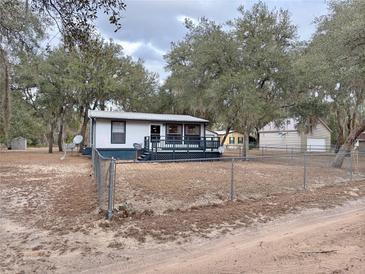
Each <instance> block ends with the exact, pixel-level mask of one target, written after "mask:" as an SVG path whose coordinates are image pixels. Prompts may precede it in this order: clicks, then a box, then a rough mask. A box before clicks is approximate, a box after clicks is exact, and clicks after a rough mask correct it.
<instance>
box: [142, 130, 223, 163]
mask: <svg viewBox="0 0 365 274" xmlns="http://www.w3.org/2000/svg"><path fill="white" fill-rule="evenodd" d="M219 147H220V138H219V137H200V136H178V137H177V136H154V135H151V136H145V137H144V147H143V153H142V155H141V156H140V157H139V159H140V160H170V159H193V158H216V157H219V156H220V154H219V152H218V148H219Z"/></svg>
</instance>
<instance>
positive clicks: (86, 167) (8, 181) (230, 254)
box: [0, 150, 365, 273]
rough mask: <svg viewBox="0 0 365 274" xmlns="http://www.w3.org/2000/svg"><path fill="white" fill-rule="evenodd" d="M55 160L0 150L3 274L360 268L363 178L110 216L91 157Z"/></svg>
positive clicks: (168, 190)
mask: <svg viewBox="0 0 365 274" xmlns="http://www.w3.org/2000/svg"><path fill="white" fill-rule="evenodd" d="M61 156H62V154H59V153H55V154H53V155H49V154H47V153H46V152H45V150H30V151H28V152H0V273H50V272H52V273H80V272H82V273H138V272H142V273H143V272H145V273H151V272H155V273H194V272H196V273H241V272H247V273H267V272H274V273H275V272H276V273H292V272H299V273H308V272H311V273H346V272H348V273H361V272H363V271H362V270H364V257H365V256H364V255H365V254H364V248H365V246H364V243H365V238H364V231H365V223H364V222H365V216H364V209H365V200H364V199H365V198H364V197H365V183H364V182H363V181H359V182H352V183H345V184H332V185H325V186H322V187H317V188H313V189H310V190H308V191H305V192H304V191H294V192H292V191H285V192H277V193H272V194H270V195H267V196H265V197H256V198H255V197H250V198H247V199H243V200H238V201H236V202H227V201H221V202H220V203H218V204H213V205H196V206H191V207H187V208H183V209H181V208H175V209H174V208H168V210H166V211H164V212H157V211H155V210H154V208H155V207H156V205H158V203H155V204H152V206H151V207H150V208H145V209H143V210H142V209H140V208H138V207H136V208H134V209H129V210H128V211H126V210H125V208H123V209H122V210H118V211H116V212H115V218H114V219H113V220H112V221H111V222H109V221H106V220H105V219H104V215H103V213H102V212H99V211H98V209H97V201H96V200H97V199H96V196H97V195H96V185H95V183H94V182H93V180H92V176H91V165H90V160H89V159H87V158H84V157H81V156H77V155H76V154H75V155H73V156H68V157H67V158H66V160H64V161H62V160H60V158H61ZM273 170H274V169H273ZM276 172H277V173H276V174H279V173H280V172H282V171H280V170H278V171H276ZM216 174H219V173H216ZM277 182H279V180H278V181H277ZM153 184H156V182H153ZM203 186H204V184H203ZM189 187H190V191H193V188H192V186H188V189H189ZM162 190H163V191H164V192H163V193H165V194H166V197H168V198H173V197H177V198H178V197H183V198H184V199H185V198H186V199H188V196H187V195H185V194H184V193H183V194H181V193H174V192H173V191H174V187H169V186H166V189H162ZM185 191H186V190H185ZM175 192H176V189H175ZM151 197H153V196H151ZM140 198H141V199H143V198H144V197H143V196H140ZM148 199H150V197H146V198H145V203H146V204H148ZM146 201H147V202H146ZM182 201H184V200H182ZM186 201H189V200H186Z"/></svg>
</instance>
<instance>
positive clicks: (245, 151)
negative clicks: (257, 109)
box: [242, 132, 250, 158]
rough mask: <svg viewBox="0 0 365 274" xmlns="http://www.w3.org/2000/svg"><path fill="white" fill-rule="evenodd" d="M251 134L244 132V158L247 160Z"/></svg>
mask: <svg viewBox="0 0 365 274" xmlns="http://www.w3.org/2000/svg"><path fill="white" fill-rule="evenodd" d="M249 140H250V133H247V132H244V135H243V150H242V157H244V158H246V157H247V155H248V150H249Z"/></svg>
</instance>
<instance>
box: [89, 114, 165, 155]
mask: <svg viewBox="0 0 365 274" xmlns="http://www.w3.org/2000/svg"><path fill="white" fill-rule="evenodd" d="M156 124H158V123H156ZM150 125H151V123H150V122H144V121H126V138H125V144H112V143H111V120H107V119H97V120H96V140H95V141H96V142H95V145H96V147H97V148H133V144H134V143H141V144H142V145H143V141H144V136H148V135H150ZM161 125H162V124H161ZM161 131H162V128H161Z"/></svg>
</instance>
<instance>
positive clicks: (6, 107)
mask: <svg viewBox="0 0 365 274" xmlns="http://www.w3.org/2000/svg"><path fill="white" fill-rule="evenodd" d="M0 52H1V58H2V60H3V66H4V97H3V104H2V108H3V123H4V125H3V131H4V139H5V144H6V146H7V147H9V145H10V143H9V128H10V115H11V113H10V112H11V110H10V72H9V70H10V64H9V62H8V59H7V56H6V53H5V51H4V50H0Z"/></svg>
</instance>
